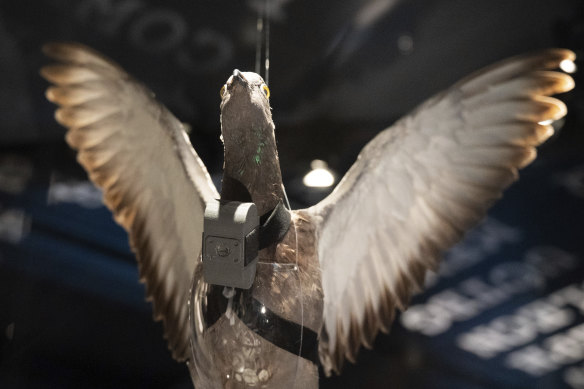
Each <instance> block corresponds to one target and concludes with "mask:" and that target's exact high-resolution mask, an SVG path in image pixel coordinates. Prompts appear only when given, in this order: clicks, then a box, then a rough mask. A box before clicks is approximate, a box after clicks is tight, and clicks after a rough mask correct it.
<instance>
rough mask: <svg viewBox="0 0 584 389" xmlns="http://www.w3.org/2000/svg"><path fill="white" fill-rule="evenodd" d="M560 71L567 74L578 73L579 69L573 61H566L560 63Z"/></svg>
mask: <svg viewBox="0 0 584 389" xmlns="http://www.w3.org/2000/svg"><path fill="white" fill-rule="evenodd" d="M560 69H562V70H563V71H565V72H566V73H576V70H578V67H577V66H576V64H575V63H574V61H572V60H571V59H565V60H563V61H562V62H560Z"/></svg>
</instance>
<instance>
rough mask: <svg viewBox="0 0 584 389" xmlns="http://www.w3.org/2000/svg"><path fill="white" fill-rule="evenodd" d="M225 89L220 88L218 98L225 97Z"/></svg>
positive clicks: (223, 87)
mask: <svg viewBox="0 0 584 389" xmlns="http://www.w3.org/2000/svg"><path fill="white" fill-rule="evenodd" d="M225 89H227V88H225V85H223V86H222V87H221V90H220V91H219V96H221V98H223V96H224V95H225Z"/></svg>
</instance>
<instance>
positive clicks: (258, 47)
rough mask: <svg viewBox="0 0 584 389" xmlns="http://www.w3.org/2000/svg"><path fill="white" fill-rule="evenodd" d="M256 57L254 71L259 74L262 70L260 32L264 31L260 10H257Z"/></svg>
mask: <svg viewBox="0 0 584 389" xmlns="http://www.w3.org/2000/svg"><path fill="white" fill-rule="evenodd" d="M256 29H257V31H256V57H255V72H256V73H257V74H260V71H261V70H262V69H261V67H262V65H261V60H262V32H263V31H264V20H263V15H262V11H261V10H259V11H258V20H257V22H256Z"/></svg>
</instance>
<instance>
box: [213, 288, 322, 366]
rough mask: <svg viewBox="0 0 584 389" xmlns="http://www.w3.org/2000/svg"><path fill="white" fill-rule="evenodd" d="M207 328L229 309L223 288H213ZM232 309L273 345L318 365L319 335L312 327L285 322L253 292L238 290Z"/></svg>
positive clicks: (285, 320)
mask: <svg viewBox="0 0 584 389" xmlns="http://www.w3.org/2000/svg"><path fill="white" fill-rule="evenodd" d="M208 298H209V302H211V301H212V302H213V303H210V304H209V305H208V311H207V316H206V322H207V325H208V326H209V327H210V326H211V325H213V324H214V323H215V322H216V321H217V320H219V318H220V317H221V316H222V315H223V314H224V313H225V311H226V310H227V301H228V300H227V299H226V298H225V297H224V296H223V287H222V286H218V285H211V291H210V293H209V296H208ZM232 304H233V305H232V309H233V310H234V311H235V312H237V313H238V317H239V318H240V319H241V321H242V322H243V323H244V324H245V325H246V326H247V327H248V328H249V329H250V330H252V331H253V332H254V333H256V334H257V335H258V336H261V337H262V338H264V339H266V340H267V341H268V342H270V343H272V344H273V345H275V346H277V347H279V348H281V349H283V350H286V351H288V352H289V353H291V354H294V355H299V356H301V357H302V358H304V359H307V360H309V361H311V362H312V363H314V364H315V365H318V361H319V359H318V334H317V333H316V332H315V331H313V330H311V329H310V328H308V327H304V326H302V325H300V324H298V323H294V322H293V321H290V320H287V319H284V318H282V317H280V316H278V315H277V314H276V313H274V312H273V311H272V310H270V309H269V308H268V307H267V306H265V305H263V304H262V303H261V302H259V301H258V300H256V299H255V298H253V297H252V296H251V294H250V292H249V291H247V290H242V289H235V296H233V303H232Z"/></svg>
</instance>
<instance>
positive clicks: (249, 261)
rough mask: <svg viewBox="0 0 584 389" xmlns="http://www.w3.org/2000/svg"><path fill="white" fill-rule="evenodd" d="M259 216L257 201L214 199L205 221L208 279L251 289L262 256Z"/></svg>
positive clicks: (204, 251)
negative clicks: (260, 254) (259, 257)
mask: <svg viewBox="0 0 584 389" xmlns="http://www.w3.org/2000/svg"><path fill="white" fill-rule="evenodd" d="M259 222H260V220H259V216H258V211H257V207H256V205H255V204H254V203H241V202H238V201H221V200H216V201H211V202H208V203H207V204H206V207H205V220H204V224H203V250H202V253H203V254H202V260H203V275H204V278H205V282H207V283H209V284H214V285H222V286H228V287H233V288H240V289H249V288H251V285H252V284H253V281H254V278H255V273H256V265H257V260H258V249H259V241H258V227H259Z"/></svg>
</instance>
